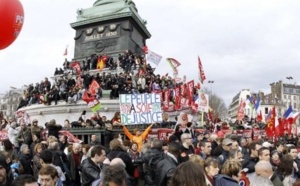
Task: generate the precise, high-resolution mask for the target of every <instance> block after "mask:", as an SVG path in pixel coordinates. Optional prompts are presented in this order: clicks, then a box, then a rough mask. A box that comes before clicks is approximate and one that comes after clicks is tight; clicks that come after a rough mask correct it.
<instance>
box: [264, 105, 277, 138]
mask: <svg viewBox="0 0 300 186" xmlns="http://www.w3.org/2000/svg"><path fill="white" fill-rule="evenodd" d="M275 120H276V109H275V106H274V107H273V108H272V110H270V112H269V114H268V116H267V118H266V123H267V126H266V134H267V136H268V137H273V136H274V131H275Z"/></svg>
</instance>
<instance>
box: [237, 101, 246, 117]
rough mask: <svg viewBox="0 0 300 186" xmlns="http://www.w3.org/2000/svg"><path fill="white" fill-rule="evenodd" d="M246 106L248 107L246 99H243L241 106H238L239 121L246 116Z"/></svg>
mask: <svg viewBox="0 0 300 186" xmlns="http://www.w3.org/2000/svg"><path fill="white" fill-rule="evenodd" d="M245 107H246V103H245V101H242V100H241V102H240V105H239V108H238V116H237V120H238V121H242V119H243V118H244V116H245V113H244V108H245Z"/></svg>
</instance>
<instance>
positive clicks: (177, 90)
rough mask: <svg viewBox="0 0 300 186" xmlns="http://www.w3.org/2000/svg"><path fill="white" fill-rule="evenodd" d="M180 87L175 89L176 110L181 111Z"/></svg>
mask: <svg viewBox="0 0 300 186" xmlns="http://www.w3.org/2000/svg"><path fill="white" fill-rule="evenodd" d="M180 100H181V97H180V87H179V86H177V87H175V110H180V107H181V106H180Z"/></svg>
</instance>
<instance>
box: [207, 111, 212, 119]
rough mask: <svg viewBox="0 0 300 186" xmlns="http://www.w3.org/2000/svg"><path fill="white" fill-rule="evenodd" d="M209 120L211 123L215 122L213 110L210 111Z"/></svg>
mask: <svg viewBox="0 0 300 186" xmlns="http://www.w3.org/2000/svg"><path fill="white" fill-rule="evenodd" d="M208 119H209V121H212V120H213V111H212V110H208Z"/></svg>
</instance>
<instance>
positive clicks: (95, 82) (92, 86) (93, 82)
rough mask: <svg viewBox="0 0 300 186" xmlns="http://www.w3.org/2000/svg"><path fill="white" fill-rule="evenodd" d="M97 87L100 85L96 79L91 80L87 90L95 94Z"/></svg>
mask: <svg viewBox="0 0 300 186" xmlns="http://www.w3.org/2000/svg"><path fill="white" fill-rule="evenodd" d="M99 88H100V85H99V84H98V82H97V81H96V80H93V81H92V83H91V84H90V86H89V92H90V93H91V95H95V94H96V93H97V91H98V89H99Z"/></svg>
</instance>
